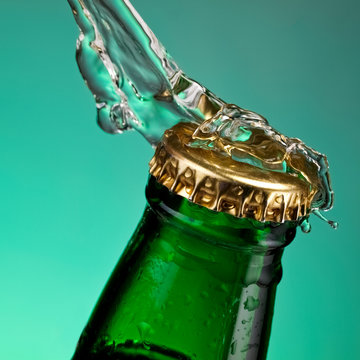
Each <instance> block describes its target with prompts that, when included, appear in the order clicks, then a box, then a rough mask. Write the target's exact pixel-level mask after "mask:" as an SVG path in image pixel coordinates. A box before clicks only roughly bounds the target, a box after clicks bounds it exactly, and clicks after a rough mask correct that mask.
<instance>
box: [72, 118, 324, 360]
mask: <svg viewBox="0 0 360 360" xmlns="http://www.w3.org/2000/svg"><path fill="white" fill-rule="evenodd" d="M232 123H233V122H232ZM211 124H213V123H211ZM211 124H209V123H207V124H205V125H206V126H208V127H209V126H210V125H211ZM205 125H204V126H202V128H201V131H202V132H203V134H205V133H209V131H208V130H209V129H207V128H206V126H205ZM212 133H213V134H214V132H212ZM200 135H201V134H200ZM256 135H257V136H258V137H259V136H260V135H259V133H257V132H256V129H253V134H252V136H254V137H252V140H254V139H256ZM262 136H263V137H262V138H261V139H262V140H261V141H265V140H268V139H267V138H266V139H265V137H264V136H265V135H264V134H262ZM264 139H265V140H264ZM210 140H211V141H209V140H206V141H205V140H204V138H201V136H199V129H198V126H197V125H195V124H192V123H179V124H177V125H175V126H174V127H172V128H171V129H169V130H167V131H166V132H165V134H164V136H163V138H162V141H161V142H160V143H159V145H158V147H157V149H156V152H155V155H154V157H153V159H152V160H151V162H150V176H149V181H148V184H147V187H146V198H147V205H146V208H145V211H144V214H143V217H142V218H141V220H140V222H139V225H138V227H137V229H136V230H135V232H134V235H133V236H132V238H131V240H130V241H129V243H128V245H127V247H126V249H125V251H124V253H123V254H122V256H121V258H120V260H119V262H118V264H117V265H116V267H115V269H114V271H113V273H112V275H111V277H110V279H109V281H108V283H107V285H106V287H105V289H104V290H103V293H102V295H101V297H100V299H99V301H98V303H97V305H96V307H95V309H94V310H93V313H92V315H91V317H90V320H89V322H88V324H87V325H86V327H85V329H84V331H83V333H82V335H81V337H80V340H79V342H78V345H77V348H76V351H75V355H74V357H73V360H85V359H86V360H122V359H139V360H145V359H146V360H148V359H152V360H175V359H177V360H180V359H181V360H225V359H227V360H235V359H236V360H240V359H265V358H266V352H267V348H268V343H269V336H270V330H271V321H272V317H273V311H274V301H275V293H276V287H277V284H278V283H279V281H280V279H281V275H282V267H281V257H282V254H283V251H284V248H285V246H287V245H288V244H289V243H290V242H291V241H292V240H293V239H294V236H295V233H296V227H297V226H298V225H299V224H300V223H302V222H304V221H306V219H307V217H308V216H309V212H310V211H311V207H312V205H311V204H312V203H314V201H316V196H318V193H319V186H318V185H319V183H316V182H314V181H313V182H311V181H309V179H314V176H313V175H314V174H313V173H311V171H312V170H311V169H312V167H311V166H308V165H306V166H305V165H304V164H305V163H306V158H305V155H304V154H300V153H299V152H297V153H295V155H294V156H293V158H292V160H289V159H287V163H288V164H289V163H292V164H296V165H297V169H300V168H301V169H302V170H303V171H301V172H300V171H298V172H296V171H295V170H292V171H291V170H289V169H290V167H289V166H288V167H287V168H286V169H285V170H284V171H280V170H277V169H269V168H264V167H261V166H254V164H252V163H249V161H245V160H246V159H252V161H255V160H254V159H259V157H256V156H255V155H256V153H255V150H254V151H253V150H249V149H247V150H246V151H247V154H248V155H247V157H243V158H240V156H241V152H240V150H239V149H238V151H237V152H235V151H233V152H232V154H233V155H234V154H237V157H236V158H235V157H234V156H229V154H228V153H226V149H228V148H229V143H227V144H225V143H224V141H222V140H223V139H219V138H214V137H212V138H211V139H210ZM204 141H205V142H204ZM205 143H206V146H205V145H204V144H205ZM224 144H225V145H228V147H227V148H226V146H224ZM242 144H245V145H246V141H244V142H243V143H242ZM274 144H275V142H274V143H272V144H270V145H269V143H268V144H267V147H266V151H274V146H275V145H274ZM245 145H244V146H245ZM214 149H215V150H214ZM216 149H217V150H219V149H220V150H221V151H220V150H219V151H216ZM232 150H234V149H232ZM235 150H236V149H235ZM257 150H259V148H257ZM259 151H260V150H259ZM250 153H251V154H252V155H251V156H250V155H249V154H250ZM273 154H275V155H276V151H275V152H273ZM290 155H291V154H290ZM290 155H289V156H290ZM239 159H240V160H239ZM301 164H302V165H301ZM309 169H310V170H309Z"/></svg>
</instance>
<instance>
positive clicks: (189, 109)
mask: <svg viewBox="0 0 360 360" xmlns="http://www.w3.org/2000/svg"><path fill="white" fill-rule="evenodd" d="M69 3H70V6H71V8H72V11H73V14H74V16H75V19H76V21H77V23H78V25H79V27H80V36H79V39H78V42H77V62H78V65H79V68H80V71H81V73H82V75H83V77H84V79H85V81H86V83H87V85H88V87H89V88H90V90H91V92H92V93H93V95H94V97H95V101H96V106H97V112H98V123H99V125H100V127H101V128H102V129H104V130H105V131H107V132H109V133H113V134H116V133H121V132H123V131H125V130H127V129H135V130H136V131H138V132H139V133H141V134H142V135H143V136H144V137H145V138H146V139H147V140H148V141H149V142H150V143H151V144H152V145H153V146H155V145H156V144H157V143H158V142H159V141H160V139H161V137H162V135H163V133H164V131H165V130H166V129H168V128H170V127H172V126H173V125H175V124H177V123H179V122H193V123H196V124H199V126H198V128H197V130H196V131H195V132H194V135H193V139H192V141H191V143H189V144H188V145H189V146H199V147H203V148H207V149H209V151H220V152H222V153H224V155H225V156H230V157H232V158H233V159H234V160H236V161H240V162H246V163H250V164H251V165H254V166H258V167H260V168H262V169H266V170H268V171H276V172H286V173H289V174H291V175H294V176H296V177H300V178H302V179H303V180H304V181H307V182H308V183H309V184H311V186H312V188H314V189H315V191H316V195H315V196H314V198H313V201H312V204H311V210H312V211H317V210H320V209H321V210H328V209H330V208H331V207H332V203H333V191H332V190H331V186H330V178H329V168H328V163H327V159H326V157H325V156H324V155H322V154H321V153H319V152H317V151H315V150H313V149H311V148H310V147H307V146H306V145H305V144H304V143H303V142H302V141H300V140H299V139H296V138H288V137H286V136H284V135H283V134H281V133H280V132H278V131H276V130H275V129H273V128H272V127H271V126H270V125H269V123H268V121H267V120H266V119H265V118H264V117H262V116H261V115H259V114H257V113H255V112H252V111H249V110H245V109H242V108H241V107H239V106H236V105H231V104H227V103H226V102H225V101H223V100H221V99H220V98H218V97H217V96H215V95H214V94H213V93H212V92H210V91H209V90H208V89H206V88H205V87H204V86H202V85H201V84H200V83H199V82H197V81H194V80H192V79H190V78H188V77H187V76H186V75H185V74H184V73H183V72H182V70H181V69H180V68H179V67H178V65H177V64H176V63H175V61H174V60H173V59H172V57H171V56H170V55H169V53H168V52H167V51H166V49H165V48H164V47H163V46H162V44H161V43H160V42H159V40H158V39H157V38H156V37H155V35H154V34H153V32H152V31H151V29H150V28H149V27H148V26H147V25H146V24H145V22H144V21H143V20H142V18H141V17H140V15H139V14H138V13H137V12H136V10H135V9H134V8H133V6H132V5H131V4H130V2H129V1H128V0H116V1H109V0H69ZM219 6H220V4H219ZM159 11H161V9H160V10H159ZM229 144H230V146H229ZM224 149H225V150H224ZM331 225H332V226H333V227H336V226H337V224H336V223H333V222H331Z"/></svg>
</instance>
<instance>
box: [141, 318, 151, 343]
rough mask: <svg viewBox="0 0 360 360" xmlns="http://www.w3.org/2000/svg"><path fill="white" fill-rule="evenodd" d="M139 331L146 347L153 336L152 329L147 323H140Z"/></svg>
mask: <svg viewBox="0 0 360 360" xmlns="http://www.w3.org/2000/svg"><path fill="white" fill-rule="evenodd" d="M137 329H138V331H139V335H140V339H141V341H142V342H143V343H144V345H148V344H149V337H150V335H152V334H153V332H154V331H153V329H152V327H151V326H150V325H149V324H148V323H147V322H145V321H142V322H139V323H138V324H137Z"/></svg>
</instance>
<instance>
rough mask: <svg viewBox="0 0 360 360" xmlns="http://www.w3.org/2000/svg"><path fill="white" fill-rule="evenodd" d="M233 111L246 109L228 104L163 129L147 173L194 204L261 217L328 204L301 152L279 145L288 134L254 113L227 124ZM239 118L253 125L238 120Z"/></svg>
mask: <svg viewBox="0 0 360 360" xmlns="http://www.w3.org/2000/svg"><path fill="white" fill-rule="evenodd" d="M229 109H230V110H229ZM234 111H235V112H239V111H243V112H246V110H243V109H241V108H238V107H235V106H233V105H229V106H228V107H227V108H226V109H222V110H221V111H220V112H219V113H218V114H217V115H216V116H214V117H213V118H211V119H209V120H206V121H205V122H204V123H202V124H201V125H200V126H199V125H198V124H194V123H179V124H177V125H175V126H174V127H172V128H171V129H169V130H167V131H166V132H165V133H164V136H163V138H162V141H161V142H160V143H159V144H158V146H157V149H156V152H155V155H154V157H153V158H152V160H151V161H150V174H152V175H153V176H154V177H155V178H156V179H157V181H158V182H159V183H161V184H162V185H164V186H166V187H167V188H168V189H170V190H171V191H173V192H175V193H176V194H178V195H181V196H183V197H185V198H187V199H189V200H190V201H192V202H194V203H196V204H199V205H202V206H204V207H206V208H208V209H211V210H215V211H221V212H225V213H229V214H231V215H234V216H236V217H247V218H252V219H255V220H258V221H262V222H263V221H273V222H279V223H281V222H284V221H287V220H292V221H296V220H299V219H301V218H302V217H305V216H307V215H309V213H310V212H311V211H312V210H313V209H315V206H314V203H316V204H317V207H316V209H319V208H325V207H326V206H327V207H330V206H331V204H332V197H331V199H328V198H326V199H324V197H325V196H324V191H320V190H321V181H320V180H319V176H318V175H317V171H315V170H316V169H314V167H313V166H312V165H311V161H308V160H309V159H308V158H306V153H305V154H302V153H300V152H299V151H289V150H288V148H289V146H285V145H284V146H282V145H283V144H282V142H284V141H286V140H289V138H286V137H285V136H283V135H281V134H280V133H278V132H276V131H275V130H273V129H272V128H270V127H269V126H268V125H267V122H266V120H265V119H264V118H261V119H260V120H261V121H262V122H263V125H265V126H268V128H269V129H271V131H275V132H271V133H270V132H269V131H268V130H269V129H265V128H264V126H258V125H256V126H254V124H255V123H256V124H257V122H258V121H259V119H255V117H256V116H257V117H259V115H257V114H255V113H251V112H246V118H245V117H244V118H245V120H244V118H243V119H242V120H241V121H242V122H240V123H238V124H235V125H236V129H237V130H236V131H233V130H231V129H230V130H229V128H230V127H232V128H234V116H231V115H234ZM224 114H225V115H224ZM235 118H236V119H238V118H239V114H236V116H235ZM249 119H250V120H249ZM227 120H229V121H228V122H227ZM255 120H256V122H254V121H255ZM235 121H237V120H235ZM239 121H240V120H239ZM244 121H245V122H246V124H247V125H249V121H252V125H251V126H248V127H246V126H241V125H244ZM226 124H228V125H226ZM219 127H220V130H219ZM250 128H251V131H250V130H249V129H250ZM226 129H228V130H226ZM239 129H240V130H239ZM234 134H236V139H235V140H234ZM279 136H280V137H282V138H280V139H279V138H278V137H279ZM239 139H240V140H239ZM290 140H291V141H292V144H293V143H294V142H295V143H297V144H301V145H303V143H301V142H300V140H298V139H290ZM287 145H289V143H288V144H287ZM304 146H305V145H304ZM293 147H294V146H293ZM306 149H307V150H309V149H310V148H307V147H306ZM310 150H312V149H310ZM312 151H314V150H312ZM315 153H316V152H315ZM316 154H319V153H316ZM319 155H321V154H319ZM321 156H322V155H321ZM325 161H326V158H325ZM309 164H310V165H309ZM314 172H316V176H315V173H314ZM327 175H328V174H327ZM330 195H332V193H331V194H330ZM320 202H321V204H320ZM325 203H326V204H325ZM319 204H320V205H319Z"/></svg>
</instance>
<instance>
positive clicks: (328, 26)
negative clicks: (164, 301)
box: [0, 0, 360, 360]
mask: <svg viewBox="0 0 360 360" xmlns="http://www.w3.org/2000/svg"><path fill="white" fill-rule="evenodd" d="M133 4H134V5H135V7H136V8H137V10H138V11H139V12H140V14H141V15H142V16H143V18H144V19H145V20H146V22H147V23H148V24H149V25H150V27H151V28H152V30H153V31H154V32H155V34H156V35H157V36H158V37H159V38H160V40H161V41H162V43H163V44H165V46H166V47H167V49H168V50H169V52H170V53H171V54H172V55H173V57H174V58H175V59H176V60H177V62H178V64H179V65H180V66H181V67H182V68H183V69H184V71H185V72H186V73H187V74H188V75H190V76H191V77H194V78H196V79H197V80H198V81H200V82H201V83H203V84H204V85H205V86H207V87H208V88H209V89H211V90H212V91H213V92H215V93H216V94H217V95H219V96H220V97H222V98H223V99H225V100H227V101H228V102H232V103H236V104H238V105H240V106H242V107H245V108H249V109H251V110H254V111H257V112H259V113H260V114H262V115H264V116H266V117H267V118H268V119H269V120H270V122H271V123H272V125H273V126H274V127H275V128H277V129H278V130H280V131H282V132H284V133H285V134H287V135H289V136H296V137H299V138H301V139H302V140H304V141H305V142H306V143H307V144H308V145H310V146H313V147H314V148H316V149H317V150H319V151H321V152H323V153H325V154H327V156H328V159H329V162H330V166H331V175H332V182H333V187H334V190H335V194H336V197H335V207H334V210H333V211H331V212H330V213H329V214H328V216H329V217H330V218H331V219H335V220H338V221H339V222H340V227H339V229H338V230H337V231H334V230H332V229H331V228H330V227H329V226H327V225H326V224H325V223H323V222H321V221H320V220H318V219H317V218H314V216H312V225H313V230H312V232H311V233H310V234H302V233H301V232H299V233H298V236H297V238H296V240H295V241H294V242H293V244H291V245H290V246H289V248H288V249H287V251H286V252H285V256H284V261H283V264H284V276H283V279H282V282H281V283H280V285H279V289H278V294H277V300H276V309H275V318H274V322H273V331H272V337H271V343H270V349H269V356H268V359H269V360H282V359H284V360H286V359H293V360H295V359H358V358H360V347H359V346H358V340H359V334H360V325H359V324H360V321H359V320H360V305H359V303H360V289H359V278H358V273H359V263H360V261H359V259H358V257H359V256H358V253H359V250H360V241H359V240H360V239H359V235H358V234H359V231H358V230H357V228H358V226H359V225H360V220H359V218H358V215H357V212H358V210H357V209H358V207H359V204H360V202H359V201H360V198H359V190H358V184H359V175H360V174H359V155H360V152H359V147H358V146H359V142H360V137H359V135H358V133H359V126H360V125H359V110H358V104H359V93H360V92H359V84H360V81H359V80H360V77H359V55H360V52H359V34H360V31H359V30H360V29H359V23H360V19H359V17H360V16H359V14H360V11H359V2H358V1H356V0H345V1H329V0H318V1H310V0H301V1H300V0H295V1H292V0H273V1H269V0H222V1H220V0H191V1H190V0H182V1H178V2H175V1H165V0H136V1H133ZM0 31H1V34H2V38H1V53H0V54H1V55H0V64H1V66H0V76H1V77H0V79H1V89H0V99H1V100H0V101H1V103H0V104H1V127H0V156H1V161H0V184H1V187H0V255H1V258H0V359H4V360H12V359H16V360H17V359H31V360H32V359H33V360H45V359H46V360H48V359H51V360H60V359H69V358H70V356H71V354H72V352H73V349H74V347H75V344H76V341H77V338H78V336H79V334H80V332H81V330H82V328H83V326H84V324H85V322H86V320H87V318H88V316H89V314H90V312H91V309H92V307H93V305H94V303H95V302H96V299H97V297H98V295H99V293H100V291H101V289H102V287H103V285H104V283H105V281H106V279H107V278H108V276H109V274H110V272H111V270H112V268H113V267H114V265H115V263H116V261H117V259H118V257H119V255H120V253H121V251H122V249H123V248H124V246H125V244H126V242H127V240H128V239H129V237H130V236H131V233H132V231H133V229H134V228H135V226H136V224H137V222H138V220H139V218H140V216H141V214H142V210H143V208H144V204H145V198H144V186H145V183H146V179H147V170H148V168H147V162H148V161H149V159H150V158H151V156H152V149H151V148H150V146H149V145H148V144H147V143H146V142H145V140H144V139H142V138H141V136H140V135H138V134H135V133H126V134H124V135H119V136H111V135H108V134H105V133H103V132H102V131H101V130H100V129H99V128H98V127H97V125H96V123H95V106H94V101H93V99H92V96H91V95H90V92H89V91H88V89H87V88H86V86H85V85H84V83H83V80H82V78H81V76H80V74H79V72H78V69H77V65H76V63H75V59H74V52H75V40H76V37H77V35H78V29H77V27H76V24H75V21H74V20H73V18H72V14H71V11H70V8H69V6H68V5H67V3H66V2H65V0H62V1H41V0H38V1H24V0H21V1H16V2H15V1H10V0H1V4H0Z"/></svg>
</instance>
